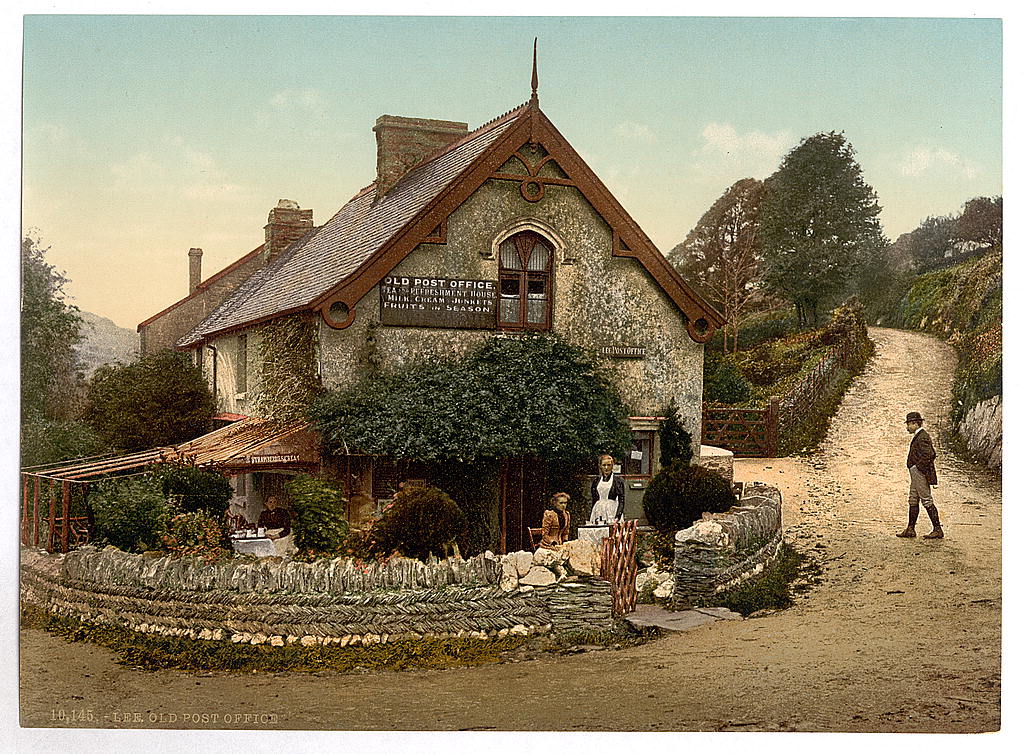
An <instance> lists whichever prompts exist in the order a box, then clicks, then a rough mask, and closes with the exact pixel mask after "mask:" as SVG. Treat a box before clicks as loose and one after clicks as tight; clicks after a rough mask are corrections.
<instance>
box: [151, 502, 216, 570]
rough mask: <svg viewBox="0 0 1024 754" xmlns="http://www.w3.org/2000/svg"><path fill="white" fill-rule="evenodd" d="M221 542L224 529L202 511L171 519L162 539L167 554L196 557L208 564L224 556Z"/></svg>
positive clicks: (212, 517) (180, 514)
mask: <svg viewBox="0 0 1024 754" xmlns="http://www.w3.org/2000/svg"><path fill="white" fill-rule="evenodd" d="M223 540H224V528H223V527H222V526H221V525H220V521H219V520H218V519H217V518H215V517H214V516H212V515H210V514H209V513H207V512H206V511H203V510H197V511H189V512H186V513H179V514H178V515H176V516H174V517H172V518H171V520H170V522H169V523H168V524H167V533H166V534H164V535H163V537H162V541H163V545H164V549H165V550H167V551H168V552H169V553H172V554H174V555H198V556H200V557H202V558H203V559H204V560H207V561H209V562H213V561H215V560H218V559H219V558H221V557H223V556H224V555H225V554H226V550H225V549H224V548H223V547H221V543H222V542H223Z"/></svg>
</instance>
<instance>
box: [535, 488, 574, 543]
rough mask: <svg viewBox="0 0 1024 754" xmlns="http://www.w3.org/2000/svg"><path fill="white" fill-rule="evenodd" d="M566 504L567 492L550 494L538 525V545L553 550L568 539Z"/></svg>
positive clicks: (567, 502) (567, 500) (567, 499)
mask: <svg viewBox="0 0 1024 754" xmlns="http://www.w3.org/2000/svg"><path fill="white" fill-rule="evenodd" d="M568 504H569V494H568V493H567V492H556V493H555V494H554V495H552V496H551V502H550V503H548V510H546V511H544V520H543V522H542V523H541V525H540V527H541V533H540V545H539V546H540V547H544V548H547V549H548V550H555V549H557V548H558V547H559V545H563V544H565V542H566V541H567V540H568V539H569V511H567V510H566V506H567V505H568Z"/></svg>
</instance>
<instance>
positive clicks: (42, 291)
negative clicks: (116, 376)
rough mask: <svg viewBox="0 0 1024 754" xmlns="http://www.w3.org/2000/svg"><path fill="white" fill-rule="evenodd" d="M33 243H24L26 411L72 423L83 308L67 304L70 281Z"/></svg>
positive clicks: (23, 399) (23, 396)
mask: <svg viewBox="0 0 1024 754" xmlns="http://www.w3.org/2000/svg"><path fill="white" fill-rule="evenodd" d="M48 250H49V249H44V248H42V247H41V246H40V245H39V242H38V241H37V240H35V239H32V238H27V237H26V238H24V239H22V242H21V271H22V279H21V284H22V289H21V410H22V412H23V413H25V414H33V413H34V414H38V415H41V416H46V417H49V418H51V419H67V418H69V417H70V415H71V400H72V399H73V396H74V394H75V387H76V382H77V381H78V374H77V369H76V366H77V360H76V357H75V350H74V347H75V343H77V342H78V340H79V338H80V337H81V330H82V318H81V317H80V316H79V314H78V307H77V306H73V305H71V304H69V303H68V302H67V301H66V300H65V293H64V285H65V284H66V283H67V278H65V277H64V276H63V275H62V274H61V273H60V272H58V271H57V270H56V269H55V268H54V267H53V265H51V264H48V263H47V262H46V259H45V254H46V252H47V251H48Z"/></svg>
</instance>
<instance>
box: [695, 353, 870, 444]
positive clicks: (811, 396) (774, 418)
mask: <svg viewBox="0 0 1024 754" xmlns="http://www.w3.org/2000/svg"><path fill="white" fill-rule="evenodd" d="M870 347H871V346H870V341H867V340H856V341H854V340H844V341H841V342H839V343H836V344H835V345H834V346H832V348H830V349H829V350H828V351H826V352H825V355H824V356H823V357H822V358H821V359H820V360H819V361H818V363H817V364H815V365H814V367H813V368H812V369H811V371H810V372H808V373H807V375H806V376H805V377H804V378H803V379H802V380H801V381H800V382H799V383H798V384H797V385H795V386H794V387H793V388H792V389H791V390H790V391H789V392H788V393H786V394H785V395H783V396H772V398H771V399H770V400H769V402H768V406H767V407H766V408H728V407H718V406H707V405H705V406H704V411H703V430H702V432H701V443H702V444H704V445H714V446H715V447H719V448H725V449H726V450H731V451H732V452H733V453H734V454H735V455H736V456H737V457H740V458H774V457H776V456H778V454H779V451H780V448H782V447H783V446H784V445H785V443H786V440H788V439H789V438H791V437H793V436H795V435H796V434H797V433H798V432H799V431H800V430H801V429H803V427H804V426H805V425H806V424H807V422H809V421H810V420H811V419H813V418H814V417H815V415H816V414H817V413H818V410H819V408H820V406H821V404H822V402H823V401H826V400H828V399H829V398H830V397H831V394H832V389H833V386H834V384H835V380H836V378H837V377H838V375H839V372H840V370H843V369H850V368H853V367H855V366H857V365H858V364H859V363H860V362H861V360H862V359H863V358H864V355H865V351H866V349H869V348H870Z"/></svg>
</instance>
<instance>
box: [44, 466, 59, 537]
mask: <svg viewBox="0 0 1024 754" xmlns="http://www.w3.org/2000/svg"><path fill="white" fill-rule="evenodd" d="M56 487H57V480H56V479H51V480H50V536H49V537H47V539H48V540H49V541H48V542H47V545H46V551H47V552H53V548H54V546H55V545H56V543H55V542H54V537H55V536H56V534H57V530H56V527H57V491H56Z"/></svg>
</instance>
